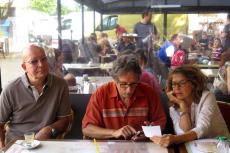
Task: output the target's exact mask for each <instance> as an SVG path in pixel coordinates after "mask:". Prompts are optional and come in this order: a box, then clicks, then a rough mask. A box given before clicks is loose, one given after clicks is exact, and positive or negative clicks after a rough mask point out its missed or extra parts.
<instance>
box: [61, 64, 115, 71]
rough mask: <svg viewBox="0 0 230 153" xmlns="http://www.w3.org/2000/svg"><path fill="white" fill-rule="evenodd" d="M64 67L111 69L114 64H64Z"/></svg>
mask: <svg viewBox="0 0 230 153" xmlns="http://www.w3.org/2000/svg"><path fill="white" fill-rule="evenodd" d="M63 66H64V67H65V68H66V69H67V70H68V69H111V68H112V63H105V64H100V63H90V64H82V63H81V64H80V63H72V64H63Z"/></svg>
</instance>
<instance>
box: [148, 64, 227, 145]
mask: <svg viewBox="0 0 230 153" xmlns="http://www.w3.org/2000/svg"><path fill="white" fill-rule="evenodd" d="M206 80H207V78H206V77H205V76H204V74H202V72H201V71H200V70H199V69H198V68H196V67H193V66H182V67H179V68H176V69H175V70H173V71H172V72H171V73H170V75H169V77H168V85H167V95H168V98H169V101H170V102H171V103H172V106H171V107H170V116H171V118H172V121H173V126H174V131H175V133H176V135H172V134H167V135H163V136H159V137H158V136H154V137H152V138H151V140H152V141H153V142H154V143H157V144H160V145H161V146H164V147H167V146H169V145H172V144H179V143H183V142H187V141H192V140H196V139H201V138H215V137H217V136H220V135H224V136H227V137H229V131H228V128H227V126H226V123H225V121H224V119H223V116H222V114H221V112H220V110H219V107H218V105H217V102H216V99H215V96H214V95H213V94H212V93H211V92H209V91H208V90H207V87H206Z"/></svg>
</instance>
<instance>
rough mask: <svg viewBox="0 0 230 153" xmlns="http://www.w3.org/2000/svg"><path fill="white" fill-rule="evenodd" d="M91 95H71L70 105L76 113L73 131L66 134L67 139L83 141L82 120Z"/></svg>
mask: <svg viewBox="0 0 230 153" xmlns="http://www.w3.org/2000/svg"><path fill="white" fill-rule="evenodd" d="M90 97H91V94H70V103H71V106H72V110H73V112H74V118H73V123H72V128H71V130H70V131H69V132H68V133H67V134H66V136H65V139H82V138H83V134H82V119H83V117H84V115H85V111H86V107H87V104H88V102H89V99H90Z"/></svg>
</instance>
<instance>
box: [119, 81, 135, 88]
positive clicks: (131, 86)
mask: <svg viewBox="0 0 230 153" xmlns="http://www.w3.org/2000/svg"><path fill="white" fill-rule="evenodd" d="M118 84H119V86H120V87H121V88H128V87H130V88H135V87H136V86H137V84H138V82H133V83H126V82H118Z"/></svg>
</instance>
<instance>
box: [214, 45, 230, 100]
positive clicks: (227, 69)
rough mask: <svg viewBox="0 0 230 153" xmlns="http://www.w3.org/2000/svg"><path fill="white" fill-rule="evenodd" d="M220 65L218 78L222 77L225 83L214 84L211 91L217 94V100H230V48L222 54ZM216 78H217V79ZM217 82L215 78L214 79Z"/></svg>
mask: <svg viewBox="0 0 230 153" xmlns="http://www.w3.org/2000/svg"><path fill="white" fill-rule="evenodd" d="M219 65H220V67H219V70H218V74H217V78H218V79H220V80H221V81H222V82H223V84H221V87H218V86H217V87H216V86H215V85H214V84H213V88H212V89H211V91H212V92H213V93H214V94H215V96H216V98H217V100H221V101H226V102H229V101H230V48H229V49H228V50H227V52H224V53H223V54H222V55H221V60H220V63H219ZM217 78H215V79H217ZM214 82H215V80H214Z"/></svg>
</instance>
